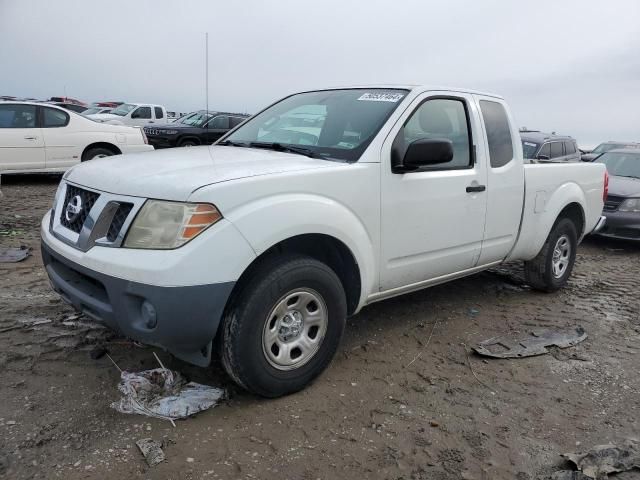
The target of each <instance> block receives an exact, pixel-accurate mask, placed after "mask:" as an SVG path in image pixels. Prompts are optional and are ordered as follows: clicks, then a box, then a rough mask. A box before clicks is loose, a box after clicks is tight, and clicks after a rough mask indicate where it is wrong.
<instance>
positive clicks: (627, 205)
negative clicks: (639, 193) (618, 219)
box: [618, 198, 640, 213]
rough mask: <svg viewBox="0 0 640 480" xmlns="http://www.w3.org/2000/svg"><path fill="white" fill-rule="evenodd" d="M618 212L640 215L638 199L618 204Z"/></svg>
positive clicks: (639, 200)
mask: <svg viewBox="0 0 640 480" xmlns="http://www.w3.org/2000/svg"><path fill="white" fill-rule="evenodd" d="M618 211H619V212H634V213H640V198H629V199H628V200H625V201H624V202H622V203H621V204H620V206H619V207H618Z"/></svg>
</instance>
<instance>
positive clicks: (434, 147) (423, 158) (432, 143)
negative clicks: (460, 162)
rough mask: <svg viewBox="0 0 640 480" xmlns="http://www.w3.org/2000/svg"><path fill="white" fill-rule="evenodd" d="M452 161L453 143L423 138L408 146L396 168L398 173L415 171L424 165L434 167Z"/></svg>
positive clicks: (445, 140)
mask: <svg viewBox="0 0 640 480" xmlns="http://www.w3.org/2000/svg"><path fill="white" fill-rule="evenodd" d="M451 160H453V142H452V141H451V140H448V139H446V138H423V139H420V140H415V141H413V142H411V143H410V144H409V147H408V148H407V151H406V152H405V154H404V158H403V159H402V165H398V166H397V170H398V171H399V172H402V171H412V170H417V169H418V168H420V167H423V166H425V165H436V164H439V163H447V162H450V161H451Z"/></svg>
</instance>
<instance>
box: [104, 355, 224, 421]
mask: <svg viewBox="0 0 640 480" xmlns="http://www.w3.org/2000/svg"><path fill="white" fill-rule="evenodd" d="M107 355H108V354H107ZM109 358H111V357H109ZM156 359H157V360H158V363H160V366H161V368H155V369H153V370H144V371H142V372H126V371H122V370H120V372H121V373H120V378H121V380H120V384H119V385H118V390H120V391H121V392H122V393H123V394H124V396H123V397H122V398H121V399H120V400H119V401H118V402H114V403H112V404H111V407H113V408H115V409H116V410H117V411H119V412H121V413H137V414H139V415H147V416H149V417H155V418H162V419H164V420H169V421H170V422H171V423H172V424H173V420H177V419H180V418H186V417H188V416H190V415H194V414H196V413H198V412H201V411H203V410H207V409H209V408H211V407H214V406H215V405H216V404H217V403H218V401H219V400H220V399H221V398H223V397H224V393H225V392H224V390H223V389H221V388H216V387H210V386H208V385H202V384H200V383H195V382H188V381H187V380H186V379H185V378H184V377H183V376H182V375H180V373H178V372H175V371H173V370H169V369H167V368H164V365H162V362H160V359H159V358H158V357H157V356H156ZM112 361H113V360H112ZM114 364H115V362H114ZM116 367H117V365H116ZM118 369H120V367H118ZM174 426H175V424H174Z"/></svg>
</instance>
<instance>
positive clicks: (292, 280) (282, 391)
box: [220, 255, 347, 398]
mask: <svg viewBox="0 0 640 480" xmlns="http://www.w3.org/2000/svg"><path fill="white" fill-rule="evenodd" d="M297 289H310V291H313V292H314V293H317V294H318V295H319V296H320V297H321V300H322V301H323V302H324V305H323V306H324V307H326V310H325V311H326V312H327V315H326V318H327V321H326V330H325V332H324V336H323V337H322V338H321V339H320V341H319V343H318V345H319V346H318V347H317V350H316V351H315V353H314V354H312V355H310V356H309V359H308V360H307V361H306V363H304V364H302V365H300V366H297V367H293V368H292V369H290V370H281V369H278V368H276V367H274V366H273V365H272V363H270V362H271V361H272V360H269V359H268V358H267V355H268V354H267V352H266V351H265V350H264V349H263V333H264V331H265V328H266V326H265V325H266V324H267V321H268V317H271V316H272V315H273V312H272V310H273V309H274V308H275V306H276V305H278V303H279V302H281V301H282V299H283V298H285V297H286V295H287V294H288V293H290V292H292V291H296V290H297ZM270 313H271V315H270ZM346 316H347V302H346V296H345V293H344V289H343V287H342V284H341V283H340V279H339V278H338V276H337V275H336V274H335V273H334V271H333V270H331V269H330V268H329V267H328V266H327V265H325V264H324V263H321V262H319V261H317V260H315V259H313V258H310V257H306V256H301V255H286V256H274V257H272V258H270V259H266V260H265V262H264V263H263V264H261V265H259V266H258V267H257V268H256V269H255V270H254V271H253V272H252V273H251V275H250V278H248V279H247V281H246V282H244V284H243V285H240V286H239V291H238V292H237V294H235V295H234V298H233V299H232V303H231V305H230V308H228V309H227V311H226V312H225V318H224V319H223V325H222V338H221V339H220V340H221V357H222V364H223V366H224V368H225V370H226V371H227V373H228V374H229V376H230V377H231V378H232V379H233V380H234V381H235V382H236V383H237V384H238V385H240V386H241V387H243V388H245V389H246V390H249V391H250V392H253V393H255V394H257V395H261V396H263V397H272V398H274V397H279V396H282V395H287V394H289V393H293V392H296V391H298V390H301V389H302V388H304V387H305V386H306V385H307V384H309V383H310V382H311V381H313V380H314V379H315V378H316V377H317V376H318V375H319V374H320V373H321V372H322V371H323V370H324V369H325V368H326V367H327V366H328V365H329V363H330V362H331V359H332V358H333V356H334V354H335V352H336V350H337V348H338V345H339V343H340V339H341V337H342V333H343V331H344V326H345V321H346ZM270 322H271V323H273V320H270Z"/></svg>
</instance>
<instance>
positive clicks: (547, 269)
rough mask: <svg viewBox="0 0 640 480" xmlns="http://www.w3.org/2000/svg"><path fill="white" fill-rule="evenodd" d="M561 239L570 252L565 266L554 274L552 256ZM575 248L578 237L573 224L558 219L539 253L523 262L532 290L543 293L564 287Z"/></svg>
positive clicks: (567, 220) (569, 272)
mask: <svg viewBox="0 0 640 480" xmlns="http://www.w3.org/2000/svg"><path fill="white" fill-rule="evenodd" d="M562 237H564V238H565V239H566V240H567V241H568V245H569V248H570V251H569V253H568V255H567V258H566V259H567V265H566V266H565V267H564V268H562V269H561V270H560V271H559V272H557V273H558V274H556V273H554V270H553V261H554V258H553V255H554V250H555V248H556V245H557V244H558V241H559V239H560V238H562ZM577 248H578V235H577V233H576V226H575V224H574V223H573V222H572V221H571V220H570V219H569V218H560V219H558V220H557V221H556V223H555V225H554V226H553V228H552V229H551V233H549V236H548V237H547V240H546V242H545V243H544V246H543V247H542V249H541V250H540V253H538V255H537V256H536V257H535V258H534V259H533V260H530V261H528V262H524V273H525V278H526V281H527V283H528V284H529V285H530V286H531V287H532V288H535V289H536V290H540V291H543V292H555V291H556V290H558V289H560V288H562V287H564V286H565V285H566V284H567V281H568V280H569V277H570V276H571V271H572V270H573V265H574V263H575V260H576V250H577Z"/></svg>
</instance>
